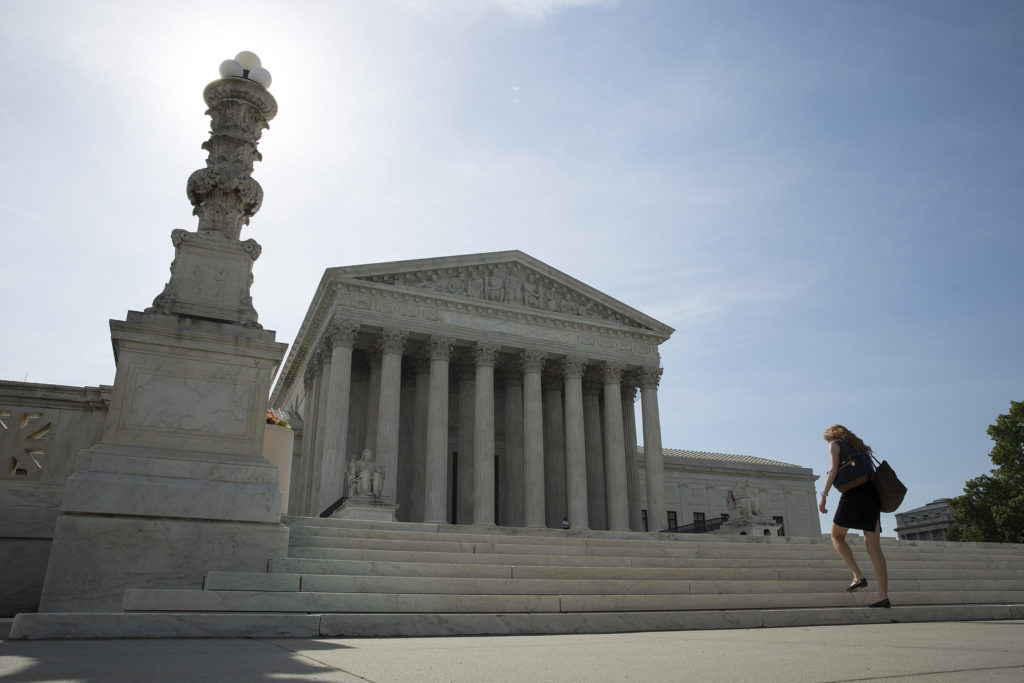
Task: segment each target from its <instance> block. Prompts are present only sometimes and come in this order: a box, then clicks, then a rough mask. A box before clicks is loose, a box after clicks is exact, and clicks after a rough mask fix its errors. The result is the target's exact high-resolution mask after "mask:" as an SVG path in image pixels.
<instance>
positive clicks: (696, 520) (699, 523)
mask: <svg viewBox="0 0 1024 683" xmlns="http://www.w3.org/2000/svg"><path fill="white" fill-rule="evenodd" d="M693 530H694V531H696V532H698V533H699V532H703V531H704V513H703V512H694V513H693Z"/></svg>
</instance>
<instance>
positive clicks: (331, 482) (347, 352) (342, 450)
mask: <svg viewBox="0 0 1024 683" xmlns="http://www.w3.org/2000/svg"><path fill="white" fill-rule="evenodd" d="M358 332H359V325H356V324H355V323H350V322H343V323H336V324H334V325H333V326H332V327H331V329H330V330H329V331H328V333H327V336H326V341H327V348H328V349H330V355H331V363H330V365H329V366H328V367H329V368H330V374H328V375H327V401H326V403H325V409H324V419H323V425H324V426H323V435H324V448H323V460H322V464H321V470H320V493H319V499H318V501H317V503H316V506H315V508H314V509H315V510H317V513H316V514H319V513H320V512H321V511H323V510H326V509H327V508H328V507H330V506H331V505H333V504H334V503H335V502H336V501H337V500H338V499H339V498H341V497H342V496H343V495H344V488H345V457H346V453H347V451H348V407H349V396H350V395H351V391H352V347H353V346H354V345H355V341H356V334H357V333H358Z"/></svg>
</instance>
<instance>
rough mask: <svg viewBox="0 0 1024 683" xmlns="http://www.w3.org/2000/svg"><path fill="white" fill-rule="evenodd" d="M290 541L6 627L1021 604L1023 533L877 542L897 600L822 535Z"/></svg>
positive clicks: (857, 611)
mask: <svg viewBox="0 0 1024 683" xmlns="http://www.w3.org/2000/svg"><path fill="white" fill-rule="evenodd" d="M284 521H285V523H286V524H287V525H288V526H289V527H290V530H291V534H290V539H291V541H290V543H291V547H290V552H289V556H288V558H286V559H272V560H269V562H268V567H267V571H266V572H265V573H225V572H217V573H211V574H209V575H208V576H207V577H206V580H205V585H204V586H203V587H202V589H199V587H197V589H196V590H182V589H179V590H155V589H132V590H128V591H126V592H125V596H124V612H118V613H110V614H22V615H19V616H18V617H17V619H16V620H15V623H14V626H13V629H12V633H11V637H12V638H55V637H60V638H117V637H120V638H125V637H318V636H323V637H328V636H330V637H357V636H428V635H430V636H437V635H470V634H472V635H484V634H545V633H608V632H626V631H654V630H689V629H719V628H760V627H778V626H811V625H824V624H860V623H878V622H911V621H951V620H976V619H982V620H994V619H1021V618H1024V545H1020V546H1015V545H1002V544H985V543H977V544H976V543H945V542H925V541H895V540H883V548H884V551H885V553H886V558H887V560H888V566H889V577H890V580H889V594H890V598H891V600H892V602H893V604H894V607H892V608H890V609H869V608H867V605H868V603H870V602H872V601H873V600H874V599H875V576H874V572H873V570H872V567H871V562H870V560H869V558H868V556H867V553H866V552H865V550H864V547H863V544H862V543H861V542H860V539H859V538H853V539H851V545H852V546H853V547H854V553H855V555H856V557H857V561H858V563H860V564H861V567H862V569H863V570H864V571H865V572H866V575H867V577H868V581H869V585H868V587H867V588H866V589H863V590H862V591H861V592H859V593H852V594H851V593H847V592H846V590H845V588H846V586H847V585H848V584H849V582H850V574H849V571H848V570H847V569H846V568H845V566H844V565H843V564H842V562H841V561H840V560H839V559H838V558H837V556H836V554H835V551H834V549H833V548H832V544H831V543H830V542H829V541H828V539H827V538H826V537H820V538H813V539H808V538H789V537H750V536H724V535H710V534H701V535H692V534H685V535H681V534H641V533H631V532H609V531H574V530H570V531H562V530H549V529H522V528H509V527H486V528H482V527H471V526H457V525H437V524H408V523H387V522H356V521H342V520H332V519H316V518H286V519H285V520H284Z"/></svg>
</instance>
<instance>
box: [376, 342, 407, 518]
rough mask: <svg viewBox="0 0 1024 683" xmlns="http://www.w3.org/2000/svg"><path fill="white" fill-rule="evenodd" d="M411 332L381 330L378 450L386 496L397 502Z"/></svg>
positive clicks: (377, 455)
mask: <svg viewBox="0 0 1024 683" xmlns="http://www.w3.org/2000/svg"><path fill="white" fill-rule="evenodd" d="M407 338H408V333H407V332H403V331H401V330H395V329H384V330H382V331H381V333H380V341H379V344H380V351H381V363H380V401H379V403H378V408H377V452H376V453H374V454H373V455H374V457H375V459H376V462H377V464H378V465H380V466H381V467H383V468H384V491H383V494H384V498H386V499H387V500H389V501H392V502H394V500H395V493H396V491H397V487H396V483H397V482H398V411H399V405H400V403H399V401H400V399H401V390H402V352H403V351H404V350H405V340H406V339H407Z"/></svg>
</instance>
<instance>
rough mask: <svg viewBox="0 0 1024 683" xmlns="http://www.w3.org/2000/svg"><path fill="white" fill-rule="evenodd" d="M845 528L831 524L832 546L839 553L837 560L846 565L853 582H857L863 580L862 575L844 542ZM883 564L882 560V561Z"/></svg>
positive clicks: (848, 546)
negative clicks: (851, 573) (851, 574)
mask: <svg viewBox="0 0 1024 683" xmlns="http://www.w3.org/2000/svg"><path fill="white" fill-rule="evenodd" d="M846 532H847V528H846V527H844V526H839V525H838V524H835V523H833V524H832V545H834V546H835V547H836V552H837V553H839V558H840V559H841V560H842V561H843V562H845V563H846V566H847V567H849V568H850V571H851V572H853V580H854V581H857V580H859V579H862V578H864V573H863V572H862V571H861V570H860V567H858V566H857V560H855V559H853V551H852V550H850V545H849V544H848V543H847V542H846ZM883 562H884V560H883Z"/></svg>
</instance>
